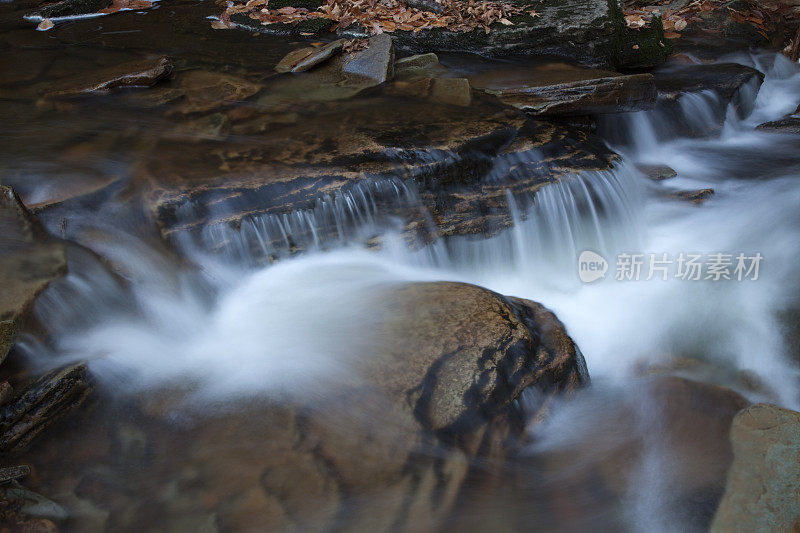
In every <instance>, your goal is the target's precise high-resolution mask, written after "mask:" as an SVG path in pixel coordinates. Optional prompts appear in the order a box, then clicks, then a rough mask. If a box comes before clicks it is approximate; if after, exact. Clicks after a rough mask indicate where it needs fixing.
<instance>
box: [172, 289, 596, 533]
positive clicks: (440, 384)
mask: <svg viewBox="0 0 800 533" xmlns="http://www.w3.org/2000/svg"><path fill="white" fill-rule="evenodd" d="M380 297H381V298H382V299H384V300H383V301H385V303H386V304H387V310H388V314H387V315H386V316H385V317H384V318H383V319H382V320H381V321H380V322H379V324H377V325H376V328H377V329H376V331H375V334H376V335H377V338H380V339H381V340H382V342H381V343H380V344H378V345H376V346H375V348H374V351H372V352H371V353H369V354H366V355H365V357H364V358H363V359H359V360H358V361H357V362H356V364H355V367H354V369H353V375H352V378H353V379H352V380H348V382H347V383H345V384H342V385H340V386H335V387H334V389H333V390H332V391H328V392H327V393H325V394H324V401H308V402H304V400H303V399H302V398H298V399H294V400H292V401H289V402H285V403H281V404H279V403H272V404H270V405H265V406H261V407H258V406H255V405H253V406H250V407H248V408H243V409H241V410H237V411H236V412H233V413H227V414H225V415H220V416H213V415H212V416H211V417H210V418H209V419H207V420H206V421H205V422H203V424H202V427H201V428H200V430H199V432H198V433H197V434H196V435H194V436H193V437H192V438H191V439H190V440H189V441H188V442H189V443H190V444H189V445H188V446H187V447H186V449H185V452H184V456H185V458H186V460H187V461H191V463H192V464H196V465H199V466H200V469H201V471H202V472H203V473H204V474H203V476H204V477H203V483H198V484H197V486H204V487H208V492H207V493H206V494H205V496H204V499H205V500H207V501H211V502H214V504H213V505H217V506H218V507H216V509H217V510H218V511H217V512H218V513H219V518H220V523H221V524H222V525H223V526H224V527H231V528H239V527H247V526H246V525H252V524H268V525H269V526H270V528H275V529H278V528H280V529H285V528H299V529H302V530H304V531H328V530H330V528H331V527H332V526H333V525H337V527H341V528H343V529H344V530H347V531H396V530H404V531H424V530H430V529H431V528H432V527H435V525H436V524H439V523H441V520H443V519H445V518H446V517H447V516H448V515H449V513H450V512H451V511H452V509H453V506H454V505H455V503H456V502H457V501H458V498H459V497H460V496H461V495H462V493H463V492H464V491H469V490H473V489H474V488H475V487H474V486H473V485H471V484H469V483H468V482H467V480H468V479H470V480H471V481H470V483H476V481H477V480H478V479H480V476H481V475H483V474H484V473H485V471H486V469H488V468H489V465H490V464H492V461H497V462H502V459H503V458H504V457H505V456H506V454H508V453H510V451H511V450H512V449H513V447H514V446H515V442H516V440H515V439H517V438H518V437H519V435H520V432H521V431H522V428H523V426H524V423H523V421H522V420H520V419H519V414H518V412H517V411H516V410H515V408H514V407H513V404H514V402H515V400H516V399H517V398H519V396H520V394H521V393H522V390H524V389H525V388H527V387H532V388H535V389H536V390H537V391H539V392H540V393H541V394H542V395H543V396H556V395H560V394H565V393H568V392H571V391H574V390H576V389H577V388H578V387H581V386H582V385H584V384H585V383H586V382H587V379H588V376H587V374H586V369H585V366H584V362H583V358H582V356H581V355H580V352H579V351H578V350H577V348H576V346H575V344H574V343H573V342H572V340H571V339H570V338H569V336H568V335H567V333H566V331H565V329H564V326H563V324H561V323H560V322H559V321H558V319H557V318H556V317H555V316H554V315H552V313H550V312H549V311H547V310H546V309H545V308H544V307H542V306H541V305H540V304H537V303H534V302H530V301H527V300H521V299H509V298H505V297H503V296H501V295H499V294H496V293H493V292H491V291H488V290H486V289H483V288H481V287H476V286H473V285H467V284H462V283H444V282H442V283H412V284H407V285H401V286H397V287H391V288H387V289H381V291H380ZM243 442H245V443H259V445H258V446H251V445H249V444H248V445H245V446H243V445H242V443H243ZM475 462H477V464H480V465H482V466H481V467H480V468H478V469H476V470H475V471H474V472H472V468H471V465H472V464H475ZM468 476H470V477H469V478H468ZM353 502H361V503H360V504H358V505H353Z"/></svg>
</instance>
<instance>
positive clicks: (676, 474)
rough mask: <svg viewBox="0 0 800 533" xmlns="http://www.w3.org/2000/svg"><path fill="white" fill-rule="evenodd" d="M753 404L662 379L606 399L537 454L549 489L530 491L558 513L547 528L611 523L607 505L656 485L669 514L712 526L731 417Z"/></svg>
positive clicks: (725, 392)
mask: <svg viewBox="0 0 800 533" xmlns="http://www.w3.org/2000/svg"><path fill="white" fill-rule="evenodd" d="M748 403H749V402H748V401H747V399H746V398H744V397H743V396H741V395H740V394H738V393H737V392H735V391H733V390H731V389H728V388H726V387H721V386H715V385H709V384H705V383H700V382H697V381H692V380H689V379H684V378H679V377H662V378H657V379H654V380H652V381H649V382H645V383H642V384H641V385H640V386H639V388H637V390H635V392H632V393H631V394H630V395H629V396H626V399H625V400H624V402H622V403H616V402H610V403H605V404H603V405H605V408H604V409H603V410H602V412H596V413H595V414H593V415H592V417H591V419H583V424H584V426H583V427H576V428H571V431H570V434H568V435H566V436H565V438H564V439H563V442H562V443H561V444H560V445H559V446H558V447H557V448H556V449H552V450H548V451H546V452H544V453H543V454H542V455H538V456H534V457H533V458H532V460H533V461H534V462H535V464H540V465H543V469H542V471H541V473H540V475H541V476H542V478H543V479H547V480H549V483H550V484H549V485H548V487H552V491H549V492H547V493H546V494H542V493H541V491H539V492H536V491H535V488H534V489H533V490H534V494H538V495H539V498H540V499H542V500H543V501H544V502H546V503H545V509H547V510H548V512H550V513H552V514H553V522H552V523H547V526H548V528H547V529H548V530H573V529H574V528H575V527H581V526H580V525H578V524H581V525H583V526H584V527H586V525H587V524H592V523H594V521H595V520H597V519H598V517H603V520H607V519H608V518H609V517H608V515H607V514H606V513H607V510H608V509H609V506H612V507H613V506H615V505H618V504H619V502H620V499H622V498H626V497H630V494H631V490H640V489H639V487H653V486H655V487H658V489H656V490H657V494H658V495H659V496H658V497H659V502H658V504H659V508H660V509H663V510H664V512H665V513H668V515H669V516H672V515H676V521H677V515H681V516H683V517H685V516H690V517H691V520H692V522H691V523H692V524H693V525H696V526H697V527H698V529H705V528H707V527H708V525H709V524H710V522H711V519H712V516H713V514H714V512H715V510H716V508H717V505H718V502H719V499H720V497H721V496H722V492H723V488H724V485H725V476H726V473H727V471H728V468H729V467H730V465H731V461H732V460H733V453H732V450H731V445H730V442H729V440H728V433H729V430H730V427H731V422H732V421H733V419H734V416H735V415H736V413H737V412H739V411H740V410H741V409H742V408H744V407H746V406H747V405H748ZM592 412H593V413H594V411H592ZM570 435H572V436H570ZM522 471H523V472H525V470H522ZM529 497H530V496H529Z"/></svg>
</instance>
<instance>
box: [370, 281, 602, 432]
mask: <svg viewBox="0 0 800 533" xmlns="http://www.w3.org/2000/svg"><path fill="white" fill-rule="evenodd" d="M389 299H390V302H391V309H392V310H393V312H394V313H396V314H397V316H399V317H401V320H399V321H398V322H396V323H391V324H390V325H389V331H388V333H387V335H388V338H397V339H400V338H402V339H405V342H404V343H395V344H390V345H389V346H386V348H384V350H382V351H381V353H380V354H376V355H375V357H373V358H371V359H370V360H369V361H367V362H366V364H367V365H368V370H367V372H368V374H369V375H370V377H369V378H368V381H369V382H370V383H373V384H374V386H376V387H377V388H379V389H380V390H381V391H383V392H385V393H387V394H388V395H389V396H390V397H392V398H395V399H396V401H397V402H398V403H401V404H402V402H407V403H409V404H410V405H412V406H413V414H414V416H415V418H416V419H417V420H418V421H419V422H421V423H422V424H423V426H424V427H425V428H426V429H428V430H430V431H434V432H438V433H439V434H441V435H450V434H453V435H456V436H458V437H463V434H464V433H465V432H466V431H468V430H470V429H471V428H473V427H476V426H480V425H483V424H485V423H487V421H488V420H489V419H491V418H492V417H494V416H495V415H496V414H497V413H500V412H505V410H507V409H508V408H509V406H510V404H511V402H512V401H513V400H514V399H516V398H517V397H518V396H519V394H520V393H521V392H522V390H523V389H524V388H526V387H534V388H538V389H541V390H544V391H547V392H548V393H552V392H553V391H555V390H573V389H575V388H577V387H580V386H581V385H582V384H584V383H586V382H587V380H588V373H587V371H586V367H585V362H584V361H583V356H582V355H580V352H579V351H577V349H576V347H575V344H574V343H573V342H572V340H571V339H570V338H569V337H568V336H567V334H566V332H565V330H564V326H563V325H562V324H561V323H560V322H559V321H558V319H557V318H556V317H555V316H554V315H553V314H552V313H550V312H549V311H548V310H547V309H545V308H544V307H543V306H541V305H540V304H537V303H535V302H531V301H527V300H521V299H513V298H512V299H508V300H505V299H503V298H502V297H500V296H499V295H497V294H495V293H492V292H491V291H488V290H486V289H483V288H480V287H475V286H472V285H465V284H459V283H445V282H440V283H421V284H414V285H410V286H408V287H405V288H403V289H399V290H398V291H396V292H395V293H393V294H391V295H390V296H389ZM456 310H457V311H456ZM477 325H480V326H479V327H477ZM534 369H535V370H534Z"/></svg>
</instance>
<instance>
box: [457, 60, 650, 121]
mask: <svg viewBox="0 0 800 533" xmlns="http://www.w3.org/2000/svg"><path fill="white" fill-rule="evenodd" d="M470 82H471V83H472V85H473V86H474V87H475V88H476V89H480V90H483V91H485V92H487V93H489V94H492V95H495V96H497V97H498V98H499V99H500V101H502V102H503V103H505V104H507V105H510V106H513V107H516V108H517V109H520V110H522V111H525V112H526V113H530V114H533V115H547V116H570V115H594V114H601V113H619V112H623V111H639V110H646V109H652V108H653V106H654V105H655V102H656V89H655V85H654V83H653V77H652V75H650V74H634V75H629V76H623V75H621V74H618V73H616V72H610V71H605V70H596V69H585V68H579V67H573V66H570V65H565V64H551V65H543V66H538V67H530V68H513V69H506V70H490V71H488V72H486V73H484V74H479V75H476V76H472V77H470Z"/></svg>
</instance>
